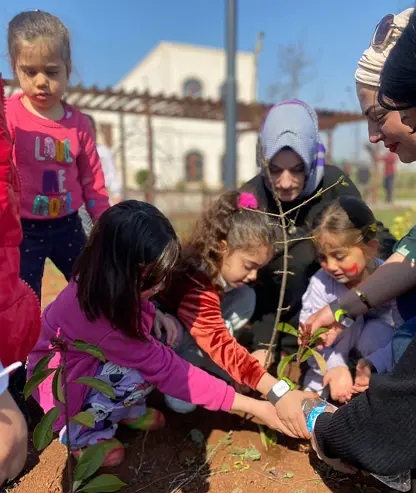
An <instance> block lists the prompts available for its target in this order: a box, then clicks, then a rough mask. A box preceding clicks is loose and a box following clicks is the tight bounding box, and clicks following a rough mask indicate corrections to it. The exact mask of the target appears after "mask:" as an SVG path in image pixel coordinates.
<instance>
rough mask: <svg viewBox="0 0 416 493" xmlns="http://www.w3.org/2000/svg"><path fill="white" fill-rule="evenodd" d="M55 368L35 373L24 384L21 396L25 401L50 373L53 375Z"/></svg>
mask: <svg viewBox="0 0 416 493" xmlns="http://www.w3.org/2000/svg"><path fill="white" fill-rule="evenodd" d="M55 370H56V368H48V369H47V370H41V371H38V372H37V373H35V374H34V375H33V376H32V378H31V379H30V380H28V381H27V382H26V385H25V387H24V389H23V395H24V396H25V399H28V398H29V397H30V396H31V395H32V393H33V391H34V390H35V389H36V388H37V387H38V386H39V385H40V384H41V383H42V382H43V381H44V380H46V379H47V378H48V377H49V375H50V374H51V373H53V372H54V371H55Z"/></svg>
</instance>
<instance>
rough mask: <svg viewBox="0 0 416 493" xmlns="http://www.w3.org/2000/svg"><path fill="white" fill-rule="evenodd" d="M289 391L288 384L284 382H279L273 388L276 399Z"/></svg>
mask: <svg viewBox="0 0 416 493" xmlns="http://www.w3.org/2000/svg"><path fill="white" fill-rule="evenodd" d="M289 390H290V387H289V384H288V383H287V382H285V381H284V380H280V382H277V383H276V384H275V385H274V387H273V392H274V393H275V395H277V397H283V396H284V395H285V394H286V393H287V392H288V391H289Z"/></svg>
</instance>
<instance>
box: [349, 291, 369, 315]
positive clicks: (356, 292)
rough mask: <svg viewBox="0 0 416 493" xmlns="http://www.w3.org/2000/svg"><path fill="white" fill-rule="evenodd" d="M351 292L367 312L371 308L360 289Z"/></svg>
mask: <svg viewBox="0 0 416 493" xmlns="http://www.w3.org/2000/svg"><path fill="white" fill-rule="evenodd" d="M352 291H354V293H355V294H356V295H357V296H358V297H359V298H360V300H361V303H363V304H364V305H365V306H366V307H367V308H368V309H369V310H371V309H372V308H373V307H372V306H371V304H370V302H369V301H368V298H367V295H366V294H365V293H363V292H362V291H361V290H360V289H352Z"/></svg>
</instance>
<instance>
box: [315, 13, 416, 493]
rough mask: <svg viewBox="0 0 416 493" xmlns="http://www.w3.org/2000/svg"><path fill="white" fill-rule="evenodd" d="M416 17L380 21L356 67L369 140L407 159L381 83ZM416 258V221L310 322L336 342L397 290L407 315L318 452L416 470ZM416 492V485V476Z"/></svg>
mask: <svg viewBox="0 0 416 493" xmlns="http://www.w3.org/2000/svg"><path fill="white" fill-rule="evenodd" d="M410 17H411V23H410V24H409V26H407V24H408V23H409V18H410ZM414 19H415V14H414V12H413V9H409V10H407V11H405V12H403V13H402V14H399V15H398V16H393V15H389V16H386V17H385V18H384V19H383V20H382V21H381V22H380V24H379V25H378V26H377V28H376V31H375V33H374V36H373V41H372V45H371V46H370V48H369V49H368V50H366V51H365V52H364V54H363V56H362V57H361V59H360V62H359V64H358V69H357V73H356V80H357V93H358V97H359V99H360V103H361V106H362V109H363V113H364V114H365V115H366V116H367V118H368V120H369V137H370V142H372V143H377V142H379V141H383V142H384V144H385V146H386V147H393V149H394V151H395V152H396V153H397V154H398V155H399V156H400V158H401V159H402V161H407V162H411V161H412V160H414V159H416V135H413V133H412V129H411V128H410V127H409V126H407V125H406V123H407V122H406V121H405V123H402V121H401V119H400V114H399V112H398V111H386V109H385V108H383V107H382V106H381V105H380V104H379V102H378V90H379V87H380V85H381V87H385V86H384V84H385V81H384V76H385V72H383V73H382V75H381V80H380V74H381V72H382V70H383V66H384V63H385V60H386V59H388V62H386V63H388V64H390V63H391V58H392V57H395V56H397V53H398V51H399V50H398V49H397V50H396V49H394V50H393V51H392V48H393V46H394V45H395V44H396V42H397V40H398V39H399V38H400V35H401V34H402V33H403V36H406V37H407V35H408V31H409V34H410V32H411V31H413V30H414ZM406 26H407V27H406ZM406 37H405V38H404V39H405V40H406ZM401 39H402V38H400V40H401ZM400 40H399V42H400ZM399 42H398V43H399ZM401 45H402V44H401ZM399 46H400V45H399ZM413 46H415V47H416V45H413ZM413 50H414V48H413ZM387 57H388V58H387ZM387 66H388V65H387ZM383 94H385V93H384V92H383ZM389 97H390V96H389ZM382 101H384V96H383V99H382ZM383 106H384V104H383ZM415 260H416V229H415V228H413V230H412V231H411V232H410V233H409V235H407V236H406V237H404V238H403V239H402V240H400V241H399V242H398V243H397V244H396V246H395V249H394V253H393V255H392V256H391V257H390V258H389V259H388V260H387V261H386V263H385V264H383V265H382V266H380V268H379V269H377V270H376V271H375V272H374V273H373V274H372V275H371V276H369V277H368V278H367V279H366V280H365V281H363V282H362V283H361V284H360V285H359V286H358V287H357V289H355V290H352V291H350V292H349V293H348V294H347V295H345V296H344V297H342V298H341V299H339V300H336V301H335V302H334V303H332V304H331V305H327V306H326V307H324V308H322V309H321V310H320V311H319V312H317V313H316V314H314V315H313V316H312V317H310V318H309V319H308V320H307V321H306V330H307V332H309V333H313V332H314V331H315V330H316V329H317V328H318V327H330V330H329V332H328V333H327V334H324V335H323V338H324V339H325V341H324V342H325V345H326V346H330V345H331V344H332V342H333V341H334V340H335V338H336V337H337V336H339V335H340V333H342V330H344V327H345V326H347V325H348V323H349V322H351V321H352V320H354V319H355V318H356V317H357V316H359V315H363V314H365V313H367V311H368V310H369V309H370V308H372V307H375V306H378V305H380V304H381V303H383V302H385V301H387V300H390V299H392V298H394V297H398V300H397V301H398V303H397V304H398V308H399V311H400V314H401V315H402V317H403V318H404V319H405V320H407V321H406V323H405V324H404V325H402V326H401V327H399V329H398V330H397V333H396V334H398V335H399V338H397V337H396V336H395V338H394V340H393V357H394V359H395V361H396V362H397V364H396V366H395V368H394V370H393V372H392V373H391V374H387V375H382V374H380V375H378V374H373V375H371V369H370V368H369V369H368V370H369V378H370V375H371V384H370V386H369V388H368V390H367V391H366V392H364V393H362V394H361V395H359V396H358V397H357V398H356V399H354V400H353V401H352V402H351V403H350V404H348V405H346V406H343V407H342V408H341V409H339V410H338V411H336V412H335V413H334V414H329V413H324V414H322V415H321V416H319V417H318V419H317V421H316V426H315V429H314V434H313V438H312V443H313V445H314V448H315V450H316V451H317V453H318V455H319V456H320V457H321V458H322V459H323V460H324V461H326V462H327V463H330V464H331V465H333V466H334V467H341V468H342V463H341V461H342V462H343V463H346V464H350V465H351V466H354V467H355V468H358V469H363V470H367V471H370V472H373V473H375V474H380V475H395V474H400V473H403V472H405V471H407V470H409V469H410V470H411V471H412V476H413V477H416V476H415V474H414V472H415V471H416V414H415V411H414V410H415V409H416V365H415V361H416V338H413V333H412V328H413V325H415V319H414V318H413V317H415V315H416V303H415V289H414V288H415V286H416V268H415ZM373 371H374V369H373ZM412 491H416V482H415V480H412Z"/></svg>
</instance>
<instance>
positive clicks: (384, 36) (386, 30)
mask: <svg viewBox="0 0 416 493" xmlns="http://www.w3.org/2000/svg"><path fill="white" fill-rule="evenodd" d="M398 27H399V26H397V25H396V24H395V23H394V14H387V15H385V16H384V17H383V18H382V19H381V21H380V22H379V23H378V24H377V26H376V28H375V30H374V34H373V37H372V39H371V46H372V47H373V48H381V49H384V48H385V47H386V46H387V45H388V44H389V41H390V38H391V35H392V34H393V31H394V29H395V28H398Z"/></svg>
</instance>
